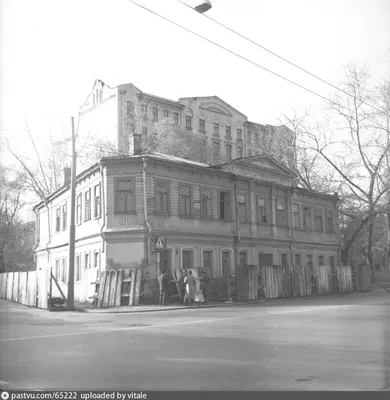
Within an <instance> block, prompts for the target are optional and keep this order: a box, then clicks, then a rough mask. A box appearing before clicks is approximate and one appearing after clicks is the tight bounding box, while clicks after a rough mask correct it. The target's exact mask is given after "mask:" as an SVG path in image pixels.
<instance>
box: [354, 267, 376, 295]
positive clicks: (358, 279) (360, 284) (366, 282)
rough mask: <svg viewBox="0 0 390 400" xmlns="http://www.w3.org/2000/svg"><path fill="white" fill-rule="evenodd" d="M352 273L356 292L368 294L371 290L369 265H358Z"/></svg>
mask: <svg viewBox="0 0 390 400" xmlns="http://www.w3.org/2000/svg"><path fill="white" fill-rule="evenodd" d="M353 272H354V275H355V276H354V278H355V279H354V283H355V287H354V289H355V290H356V291H357V292H369V291H371V290H372V282H371V270H370V266H369V265H358V266H357V267H356V268H355V270H354V271H353Z"/></svg>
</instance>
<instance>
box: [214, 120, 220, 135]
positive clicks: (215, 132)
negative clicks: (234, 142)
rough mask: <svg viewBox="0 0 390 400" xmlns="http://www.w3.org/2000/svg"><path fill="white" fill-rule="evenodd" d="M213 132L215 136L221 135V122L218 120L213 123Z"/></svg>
mask: <svg viewBox="0 0 390 400" xmlns="http://www.w3.org/2000/svg"><path fill="white" fill-rule="evenodd" d="M213 134H214V136H219V124H218V123H217V122H214V123H213Z"/></svg>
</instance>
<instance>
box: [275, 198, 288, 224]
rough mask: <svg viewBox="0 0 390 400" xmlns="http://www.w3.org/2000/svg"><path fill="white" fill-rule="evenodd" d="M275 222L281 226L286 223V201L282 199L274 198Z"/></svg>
mask: <svg viewBox="0 0 390 400" xmlns="http://www.w3.org/2000/svg"><path fill="white" fill-rule="evenodd" d="M276 224H277V225H281V226H286V225H287V217H286V202H285V200H284V199H277V200H276Z"/></svg>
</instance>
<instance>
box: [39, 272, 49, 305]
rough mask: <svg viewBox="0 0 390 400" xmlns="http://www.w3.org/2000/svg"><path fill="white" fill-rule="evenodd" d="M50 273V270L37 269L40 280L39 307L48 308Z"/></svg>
mask: <svg viewBox="0 0 390 400" xmlns="http://www.w3.org/2000/svg"><path fill="white" fill-rule="evenodd" d="M49 273H50V270H47V269H42V270H40V271H37V282H38V295H37V298H38V301H37V307H38V308H48V293H49Z"/></svg>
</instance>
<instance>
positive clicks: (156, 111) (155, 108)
mask: <svg viewBox="0 0 390 400" xmlns="http://www.w3.org/2000/svg"><path fill="white" fill-rule="evenodd" d="M153 121H154V122H157V121H158V109H157V107H153Z"/></svg>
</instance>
